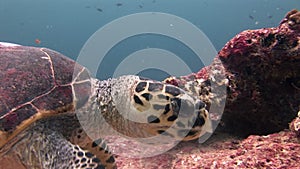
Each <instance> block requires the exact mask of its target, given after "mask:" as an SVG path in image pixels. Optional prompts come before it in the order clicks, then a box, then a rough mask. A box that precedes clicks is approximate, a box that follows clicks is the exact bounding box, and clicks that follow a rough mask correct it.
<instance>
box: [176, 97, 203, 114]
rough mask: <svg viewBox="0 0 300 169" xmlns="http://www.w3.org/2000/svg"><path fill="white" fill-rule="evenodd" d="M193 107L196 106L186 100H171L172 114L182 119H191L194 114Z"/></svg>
mask: <svg viewBox="0 0 300 169" xmlns="http://www.w3.org/2000/svg"><path fill="white" fill-rule="evenodd" d="M195 106H197V105H195V104H194V103H193V102H191V101H190V100H188V99H179V98H172V99H171V107H172V110H173V114H174V115H177V116H180V117H183V118H191V117H192V116H193V115H194V114H195V110H196V109H195V108H196V107H195ZM197 107H199V106H197Z"/></svg>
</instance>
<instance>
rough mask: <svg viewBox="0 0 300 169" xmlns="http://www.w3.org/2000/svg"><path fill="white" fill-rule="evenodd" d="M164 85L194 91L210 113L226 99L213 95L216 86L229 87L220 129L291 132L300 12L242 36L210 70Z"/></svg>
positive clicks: (299, 88)
mask: <svg viewBox="0 0 300 169" xmlns="http://www.w3.org/2000/svg"><path fill="white" fill-rule="evenodd" d="M222 75H223V76H222ZM215 79H217V82H216V80H215ZM166 82H167V83H171V84H173V85H177V86H180V87H182V88H185V89H186V90H190V91H193V93H191V94H193V95H195V96H197V97H199V98H200V99H202V100H204V101H205V102H206V103H207V105H208V109H209V106H210V105H211V104H212V102H213V101H214V100H216V99H217V98H218V99H219V100H218V102H222V101H225V98H223V99H222V98H220V96H222V94H223V93H222V94H220V93H218V92H219V90H216V89H215V91H216V92H213V93H212V92H211V91H212V89H213V88H212V83H216V84H217V85H215V86H222V85H226V86H227V97H226V106H225V110H224V113H223V116H222V123H223V124H224V126H223V127H222V126H220V127H221V128H223V129H224V130H227V131H228V132H230V133H233V132H234V133H236V134H240V135H243V136H247V135H249V134H269V133H273V132H279V131H281V130H283V129H285V128H288V123H289V122H291V121H292V120H293V119H294V118H295V117H296V116H297V112H298V110H299V105H300V104H299V103H300V12H298V11H296V10H293V11H291V12H289V13H288V14H287V15H286V17H285V18H284V19H283V20H282V22H281V23H280V25H279V26H278V27H276V28H264V29H258V30H246V31H243V32H241V33H239V34H238V35H236V36H235V37H234V38H233V39H231V40H230V41H229V42H228V43H227V44H226V45H225V46H224V47H223V48H222V49H221V51H220V52H219V53H218V56H217V57H216V58H215V59H214V62H213V63H212V64H211V65H210V66H208V67H205V68H203V69H201V70H200V71H199V72H198V73H194V74H191V75H188V76H185V77H179V78H169V79H167V80H166ZM191 82H194V83H192V85H189V86H187V84H191ZM191 87H194V88H195V89H194V90H191V89H190V88H191ZM220 99H221V100H220ZM212 100H213V101H212ZM210 113H211V112H210Z"/></svg>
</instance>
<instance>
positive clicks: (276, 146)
mask: <svg viewBox="0 0 300 169" xmlns="http://www.w3.org/2000/svg"><path fill="white" fill-rule="evenodd" d="M299 152H300V144H299V143H298V142H297V139H296V137H295V133H293V132H290V131H283V132H280V133H276V134H270V135H268V136H249V137H248V138H247V139H244V140H240V139H237V138H232V137H230V136H229V135H222V134H219V135H216V136H214V137H213V138H211V139H210V140H209V141H208V142H207V143H205V144H199V143H198V142H195V141H191V142H184V143H181V144H179V145H178V146H177V147H176V148H174V149H172V150H171V151H169V152H166V153H164V154H162V155H159V156H155V157H151V158H143V159H126V158H124V157H118V158H117V162H118V166H119V167H120V168H123V169H132V168H147V169H199V168H224V169H225V168H226V169H228V168H289V169H290V168H298V167H299V161H300V155H299Z"/></svg>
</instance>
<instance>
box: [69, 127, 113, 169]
mask: <svg viewBox="0 0 300 169" xmlns="http://www.w3.org/2000/svg"><path fill="white" fill-rule="evenodd" d="M70 142H71V143H73V144H75V145H79V146H80V147H82V148H83V149H84V150H87V151H89V152H91V153H93V154H94V155H95V156H96V157H97V158H98V159H100V161H101V164H102V165H103V166H105V168H107V169H116V168H117V166H116V163H115V158H114V157H113V155H112V153H111V151H110V150H109V149H108V146H107V145H106V143H105V141H104V140H103V139H97V140H94V141H93V140H92V139H91V138H90V137H89V136H88V135H87V134H86V133H85V131H84V130H83V129H82V128H81V127H79V128H77V129H75V130H74V131H73V132H72V134H71V137H70Z"/></svg>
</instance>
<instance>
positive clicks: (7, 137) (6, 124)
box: [0, 42, 211, 168]
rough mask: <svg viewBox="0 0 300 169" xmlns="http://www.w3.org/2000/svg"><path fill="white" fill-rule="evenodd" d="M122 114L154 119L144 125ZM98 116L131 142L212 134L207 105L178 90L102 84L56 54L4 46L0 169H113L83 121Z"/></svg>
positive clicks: (0, 55) (131, 79)
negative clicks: (135, 139) (129, 137)
mask: <svg viewBox="0 0 300 169" xmlns="http://www.w3.org/2000/svg"><path fill="white" fill-rule="evenodd" d="M183 108H184V109H183ZM181 110H184V112H180V111H181ZM122 112H123V113H125V114H127V115H128V114H129V115H133V116H135V115H137V116H138V115H139V114H142V113H143V112H147V113H148V114H147V113H145V114H142V115H143V116H142V117H141V118H142V119H144V121H145V120H146V122H145V123H143V122H144V121H142V122H138V121H131V120H130V119H128V118H125V116H124V114H122ZM180 113H181V115H180ZM99 115H102V116H103V117H104V119H105V120H106V122H108V124H110V125H111V126H112V127H113V128H114V129H116V131H118V132H120V133H122V134H125V135H127V136H131V137H149V136H154V135H157V134H166V135H168V136H171V137H174V138H175V139H178V140H179V139H183V140H192V139H196V138H198V137H200V136H201V135H202V134H204V133H205V132H207V131H211V122H210V120H209V116H208V112H207V111H206V109H205V104H204V103H203V102H202V101H200V100H198V99H194V98H193V97H191V96H190V95H188V94H187V93H186V92H185V91H183V90H182V89H180V88H178V87H176V86H173V85H169V84H165V83H162V82H157V81H153V80H150V79H145V78H142V77H138V76H133V75H127V76H121V77H119V78H111V79H108V80H103V81H100V80H97V79H95V78H91V77H90V76H89V72H88V70H87V69H86V68H84V67H83V66H81V65H79V64H77V63H75V61H73V60H71V59H69V58H67V57H65V56H63V55H62V54H60V53H58V52H56V51H53V50H50V49H47V48H38V47H29V46H21V45H16V44H11V43H4V42H2V43H0V168H115V167H116V166H115V163H114V157H113V156H112V155H111V153H110V152H109V150H108V148H107V146H106V144H105V143H104V141H103V140H102V139H101V138H99V139H96V140H92V139H90V137H88V136H87V134H86V132H85V130H83V128H82V127H81V122H80V121H79V120H78V118H77V117H78V116H80V117H81V118H82V117H85V119H86V120H87V121H89V120H91V119H92V120H94V119H97V118H98V116H99ZM138 117H139V116H138ZM179 117H180V121H179V120H178V119H179ZM139 118H140V117H139ZM100 122H101V121H100ZM85 124H87V125H89V124H90V126H88V128H93V124H92V123H89V122H87V123H85ZM100 126H101V124H100ZM189 127H190V128H191V129H190V130H188V129H189ZM168 128H171V129H172V130H167V129H168ZM104 130H106V129H102V128H100V129H99V128H95V129H94V131H96V132H100V133H101V132H103V131H104Z"/></svg>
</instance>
